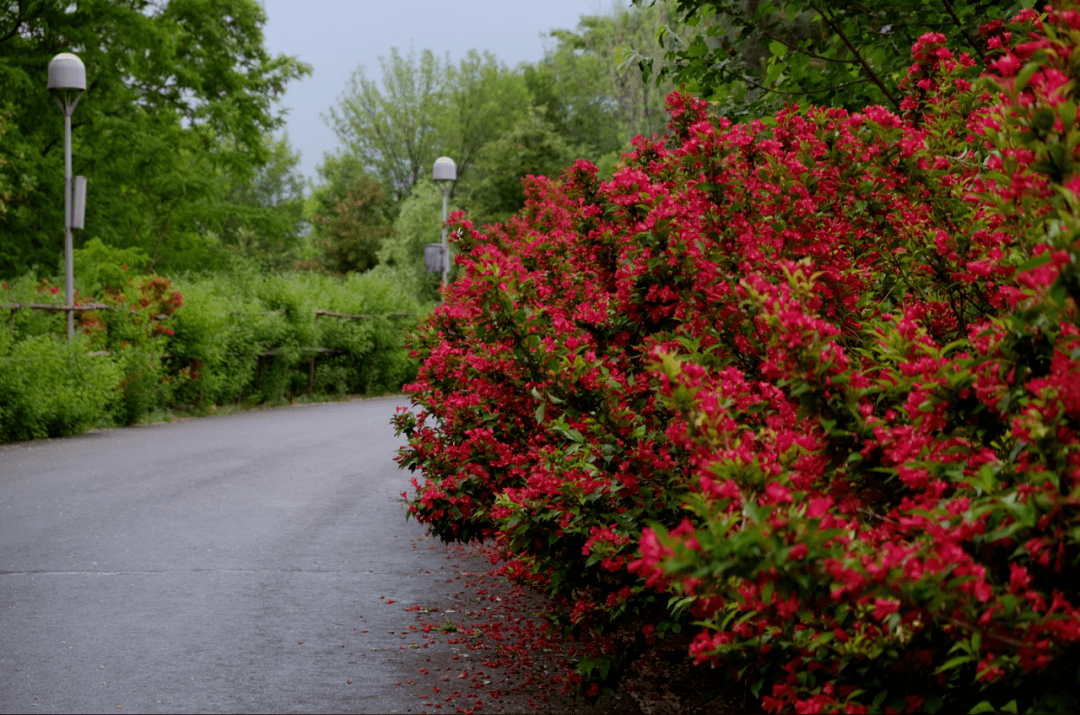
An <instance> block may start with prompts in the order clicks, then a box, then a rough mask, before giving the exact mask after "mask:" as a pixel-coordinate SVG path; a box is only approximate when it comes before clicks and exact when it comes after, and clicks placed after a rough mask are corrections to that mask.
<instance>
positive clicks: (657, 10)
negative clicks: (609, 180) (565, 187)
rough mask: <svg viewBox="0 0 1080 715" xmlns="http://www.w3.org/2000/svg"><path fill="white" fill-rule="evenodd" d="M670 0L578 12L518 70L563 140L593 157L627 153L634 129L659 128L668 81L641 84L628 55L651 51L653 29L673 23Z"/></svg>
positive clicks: (642, 132)
mask: <svg viewBox="0 0 1080 715" xmlns="http://www.w3.org/2000/svg"><path fill="white" fill-rule="evenodd" d="M671 19H672V12H671V10H670V3H666V2H664V3H658V4H656V5H651V6H647V7H645V6H642V7H639V6H631V7H619V6H616V7H614V8H613V9H612V11H611V13H609V14H607V15H586V16H582V17H581V19H580V21H579V23H578V26H577V29H576V30H573V31H571V30H555V31H554V32H552V33H551V37H552V38H553V39H554V41H555V42H554V44H553V45H552V46H551V47H549V48H548V50H547V51H546V52H545V54H544V57H543V59H542V60H540V62H538V63H537V64H536V65H534V66H528V67H526V68H525V69H524V75H525V80H526V83H527V85H528V87H529V91H530V92H531V94H532V97H533V104H534V105H536V106H538V107H541V108H542V111H543V116H544V119H545V120H546V121H547V122H549V123H550V124H551V125H552V126H553V127H554V128H555V130H556V131H557V132H558V133H559V134H561V135H562V136H563V137H564V138H565V140H566V141H567V142H568V143H569V144H571V145H576V146H580V147H581V149H580V152H581V153H582V154H584V155H587V156H589V157H590V158H593V159H594V161H595V160H599V158H600V157H602V156H604V155H606V154H611V153H614V152H619V151H628V150H629V148H630V139H632V138H633V137H635V136H637V135H639V134H640V135H644V136H653V135H654V134H662V133H663V132H664V128H665V125H666V122H667V112H666V111H665V106H664V99H665V97H666V96H667V94H668V93H669V92H670V91H671V90H672V89H674V87H673V86H672V85H671V83H670V82H668V81H667V80H666V79H665V80H662V81H661V82H660V83H659V84H657V83H654V82H644V81H642V77H641V75H640V73H639V72H637V71H635V70H634V69H633V68H632V67H631V66H630V65H629V64H628V63H627V62H626V58H627V57H635V56H639V55H642V54H643V53H652V52H653V51H654V49H655V48H656V39H655V36H656V27H657V26H658V25H663V24H665V23H669V22H671Z"/></svg>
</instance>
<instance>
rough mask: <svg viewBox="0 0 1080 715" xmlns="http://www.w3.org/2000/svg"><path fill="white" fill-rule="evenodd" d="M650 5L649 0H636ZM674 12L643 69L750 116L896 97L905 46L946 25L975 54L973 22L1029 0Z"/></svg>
mask: <svg viewBox="0 0 1080 715" xmlns="http://www.w3.org/2000/svg"><path fill="white" fill-rule="evenodd" d="M633 2H634V3H635V4H639V5H647V4H649V2H651V0H633ZM671 4H672V8H671V9H670V13H671V14H672V15H673V16H674V17H676V18H678V20H679V21H678V22H672V23H669V24H665V25H662V26H661V27H659V28H657V38H658V39H659V41H660V45H661V48H662V50H661V54H662V56H661V57H659V58H654V57H652V56H649V55H648V54H642V53H640V52H639V53H637V56H636V57H635V58H634V59H637V60H638V63H639V66H640V67H641V69H642V71H643V72H644V74H645V76H646V77H650V76H651V77H653V78H655V79H657V80H662V81H667V82H673V83H674V84H675V86H678V87H683V88H684V89H686V90H687V91H689V92H692V93H695V94H697V95H698V96H701V97H704V98H705V99H709V100H711V101H715V102H717V103H719V105H720V106H721V108H722V112H723V113H724V114H725V115H727V116H729V117H736V116H737V117H740V118H745V119H756V118H758V117H762V116H765V115H768V114H771V113H772V112H773V111H775V110H776V109H778V108H780V107H782V106H783V105H784V104H785V103H789V102H797V103H799V104H803V105H807V104H810V103H813V104H815V105H818V106H829V107H845V108H848V109H852V110H857V109H859V108H861V107H865V106H869V105H872V104H881V105H883V106H886V107H888V108H890V109H892V110H893V111H898V110H899V109H900V101H901V99H902V96H901V92H899V91H898V87H897V82H898V81H900V80H901V79H902V78H903V76H904V69H905V67H906V62H907V58H908V54H909V51H910V49H911V46H912V45H913V44H914V43H915V41H916V39H917V38H918V37H919V36H921V35H922V34H923V33H926V32H938V33H944V34H945V36H946V40H945V41H946V44H947V46H948V47H949V48H950V49H952V50H954V51H955V52H967V53H969V54H971V55H972V56H974V57H981V56H982V55H983V54H984V53H985V52H986V49H987V46H986V41H987V37H985V36H983V35H981V34H980V28H981V27H982V26H983V25H984V24H986V23H989V22H991V21H993V20H1002V19H1004V18H1006V17H1011V16H1013V15H1014V14H1016V12H1018V11H1019V10H1020V9H1021V8H1030V7H1032V6H1033V5H1034V4H1035V2H1034V0H860V1H859V2H849V3H838V2H822V1H821V0H673V1H672V3H671Z"/></svg>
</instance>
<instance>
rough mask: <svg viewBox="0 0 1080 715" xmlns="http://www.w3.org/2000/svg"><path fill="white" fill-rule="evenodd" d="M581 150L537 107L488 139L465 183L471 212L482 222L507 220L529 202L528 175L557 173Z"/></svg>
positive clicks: (571, 161) (466, 202)
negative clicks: (506, 129) (526, 181)
mask: <svg viewBox="0 0 1080 715" xmlns="http://www.w3.org/2000/svg"><path fill="white" fill-rule="evenodd" d="M577 156H578V153H577V152H576V151H575V149H574V147H571V146H570V145H569V144H567V143H566V141H565V140H564V139H563V137H562V136H561V135H559V134H558V133H557V132H556V131H555V129H554V127H552V125H551V124H550V123H549V122H548V121H546V120H545V119H544V117H543V116H541V115H540V113H539V112H537V111H531V112H529V113H528V114H527V115H526V116H524V117H522V118H521V119H520V120H518V122H517V123H516V124H515V125H514V126H513V127H512V128H511V129H510V130H509V131H507V132H505V133H503V134H500V135H499V136H498V137H496V138H495V139H492V140H491V141H490V142H488V143H487V144H485V145H484V146H483V148H482V149H481V150H480V152H479V153H478V154H477V157H476V163H475V164H474V166H473V171H472V173H471V174H470V176H469V177H468V179H467V180H466V181H465V182H464V183H463V185H462V190H461V195H462V198H463V200H464V203H465V206H466V209H467V211H468V213H469V217H470V218H471V219H472V220H473V221H474V222H478V223H492V222H496V221H499V222H505V221H507V220H509V219H510V217H511V216H512V215H513V214H515V213H517V212H518V211H519V210H521V209H522V208H523V207H524V206H525V188H524V185H523V184H522V179H523V178H524V177H526V176H530V175H532V176H548V177H552V178H557V177H558V176H559V173H560V170H561V169H563V168H565V167H567V166H570V165H571V164H573V163H574V160H575V159H576V158H577Z"/></svg>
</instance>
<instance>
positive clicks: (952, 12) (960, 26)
mask: <svg viewBox="0 0 1080 715" xmlns="http://www.w3.org/2000/svg"><path fill="white" fill-rule="evenodd" d="M942 2H943V3H944V4H945V9H946V10H947V11H948V13H949V16H950V17H952V19H953V21H954V22H955V23H956V27H957V29H959V30H960V34H962V35H963V36H964V39H965V40H967V43H968V46H969V47H970V48H971V49H972V50H974V51H975V52H976V53H978V54H982V52H983V51H982V50H980V49H979V45H978V44H976V42H975V41H974V40H973V39H971V35H969V34H968V33H967V30H965V29H964V25H963V23H962V22H960V18H959V17H957V15H956V11H955V10H953V6H952V2H951V0H942Z"/></svg>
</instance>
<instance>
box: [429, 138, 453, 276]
mask: <svg viewBox="0 0 1080 715" xmlns="http://www.w3.org/2000/svg"><path fill="white" fill-rule="evenodd" d="M432 175H433V176H434V178H435V183H436V184H438V185H439V188H440V189H442V221H443V227H442V282H443V285H444V286H445V285H446V277H447V275H449V273H450V246H449V245H448V244H447V243H446V199H447V197H448V196H449V195H450V189H451V188H453V186H454V182H455V181H457V164H455V163H454V160H453V159H451V158H449V157H445V156H440V157H439V158H438V159H436V160H435V168H434V171H433V174H432Z"/></svg>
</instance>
